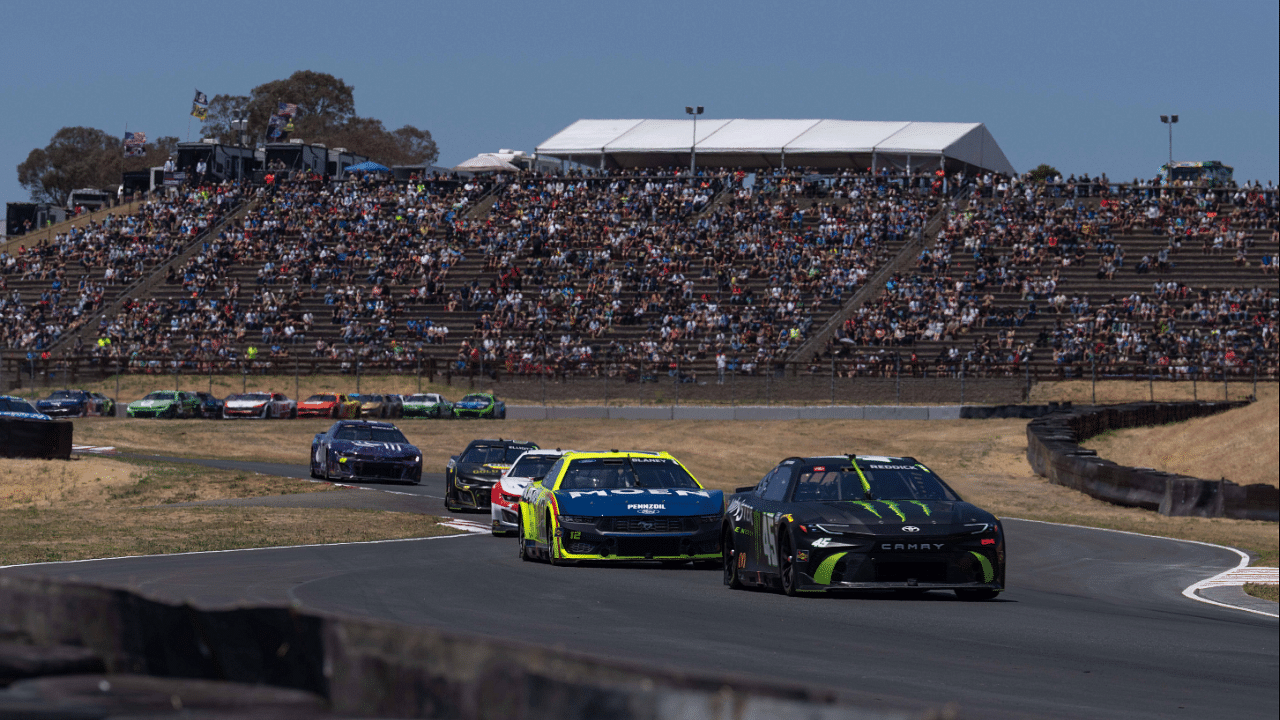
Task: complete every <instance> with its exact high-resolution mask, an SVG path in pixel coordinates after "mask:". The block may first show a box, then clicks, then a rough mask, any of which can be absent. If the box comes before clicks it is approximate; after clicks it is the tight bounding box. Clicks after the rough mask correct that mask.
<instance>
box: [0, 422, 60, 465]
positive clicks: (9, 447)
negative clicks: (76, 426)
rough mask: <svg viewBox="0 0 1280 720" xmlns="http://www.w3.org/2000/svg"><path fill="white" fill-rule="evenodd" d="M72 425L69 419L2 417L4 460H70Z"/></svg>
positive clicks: (0, 431) (0, 446)
mask: <svg viewBox="0 0 1280 720" xmlns="http://www.w3.org/2000/svg"><path fill="white" fill-rule="evenodd" d="M71 426H72V423H70V422H67V421H65V420H54V421H53V422H49V421H48V420H22V419H19V418H0V457H8V458H40V459H44V460H69V459H71Z"/></svg>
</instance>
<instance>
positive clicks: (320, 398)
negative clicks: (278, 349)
mask: <svg viewBox="0 0 1280 720" xmlns="http://www.w3.org/2000/svg"><path fill="white" fill-rule="evenodd" d="M23 402H27V401H25V400H24V401H23ZM115 414H116V402H115V400H113V399H112V398H109V397H107V396H105V395H103V394H102V393H97V392H89V391H87V390H75V389H64V390H55V391H53V392H52V393H50V395H49V397H47V398H44V399H43V400H38V401H36V402H35V403H34V407H33V417H35V416H42V417H35V419H51V418H55V417H87V416H90V415H101V416H106V417H113V416H115ZM125 414H126V415H127V416H128V417H131V418H165V419H179V418H223V419H232V418H257V419H262V420H270V419H273V418H299V417H303V418H315V417H319V418H332V419H334V420H338V419H345V418H354V419H360V418H379V419H393V418H437V419H441V418H456V419H463V418H471V419H489V420H503V419H505V418H506V417H507V406H506V403H504V402H503V401H502V400H499V399H498V398H497V396H495V395H494V394H493V393H486V392H473V393H468V394H467V395H466V396H465V397H463V398H462V399H461V400H459V401H458V402H456V403H455V402H450V401H449V400H447V399H445V397H444V396H443V395H440V394H439V393H417V394H413V395H399V394H393V393H349V394H348V393H339V392H321V393H316V394H315V395H312V396H310V397H308V398H307V399H306V400H302V401H297V400H292V399H290V398H289V397H288V396H286V395H285V394H284V393H278V392H274V391H267V392H244V393H233V394H231V395H228V396H227V397H226V398H221V399H220V398H217V397H214V396H213V395H211V394H209V393H206V392H195V391H190V392H189V391H182V390H155V391H153V392H150V393H147V395H146V396H144V397H143V398H141V399H139V400H136V401H134V402H131V403H129V404H128V405H127V406H126V407H125Z"/></svg>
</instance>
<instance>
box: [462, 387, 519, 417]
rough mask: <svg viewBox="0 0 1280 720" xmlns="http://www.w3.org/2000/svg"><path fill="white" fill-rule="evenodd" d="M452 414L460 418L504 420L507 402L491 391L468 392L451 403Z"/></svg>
mask: <svg viewBox="0 0 1280 720" xmlns="http://www.w3.org/2000/svg"><path fill="white" fill-rule="evenodd" d="M453 416H454V417H456V418H459V419H462V418H488V419H490V420H505V419H506V417H507V404H506V403H504V402H502V401H501V400H499V399H498V398H497V397H495V396H494V395H493V393H469V394H467V395H466V396H465V397H463V398H462V399H461V400H459V401H458V402H456V403H454V405H453Z"/></svg>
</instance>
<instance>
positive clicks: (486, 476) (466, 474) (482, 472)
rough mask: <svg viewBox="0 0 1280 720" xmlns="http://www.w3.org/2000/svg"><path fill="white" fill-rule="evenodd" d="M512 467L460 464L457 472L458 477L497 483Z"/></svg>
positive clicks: (498, 464) (489, 464) (494, 464)
mask: <svg viewBox="0 0 1280 720" xmlns="http://www.w3.org/2000/svg"><path fill="white" fill-rule="evenodd" d="M510 467H511V466H510V465H505V464H502V463H464V462H460V463H458V465H457V467H456V468H455V471H456V472H457V473H458V477H462V478H467V479H470V480H480V481H482V482H489V483H492V482H497V481H498V479H499V478H501V477H502V473H504V472H506V471H507V469H508V468H510Z"/></svg>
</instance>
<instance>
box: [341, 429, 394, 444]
mask: <svg viewBox="0 0 1280 720" xmlns="http://www.w3.org/2000/svg"><path fill="white" fill-rule="evenodd" d="M334 439H336V440H365V441H368V442H380V443H405V444H408V442H409V441H408V440H406V439H405V438H404V435H403V434H401V432H400V431H399V430H397V429H395V428H381V427H343V428H338V434H337V435H335V436H334Z"/></svg>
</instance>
